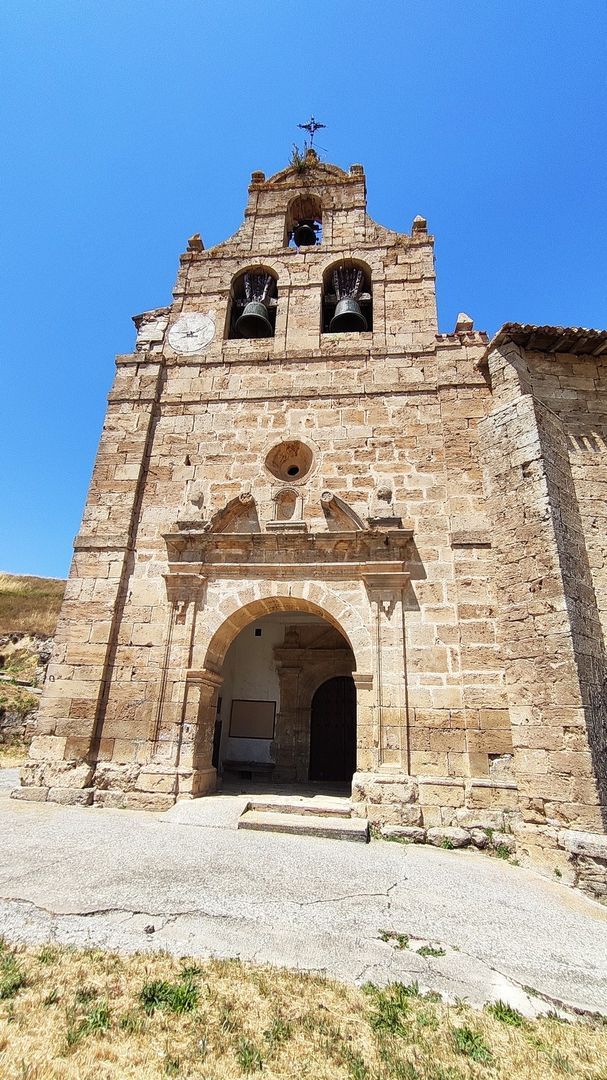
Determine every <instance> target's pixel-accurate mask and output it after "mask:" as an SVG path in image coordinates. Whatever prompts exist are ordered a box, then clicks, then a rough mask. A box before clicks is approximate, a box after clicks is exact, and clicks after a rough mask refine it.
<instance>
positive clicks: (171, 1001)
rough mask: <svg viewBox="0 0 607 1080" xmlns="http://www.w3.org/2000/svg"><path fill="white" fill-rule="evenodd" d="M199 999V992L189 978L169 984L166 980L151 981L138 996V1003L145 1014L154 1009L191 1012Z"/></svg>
mask: <svg viewBox="0 0 607 1080" xmlns="http://www.w3.org/2000/svg"><path fill="white" fill-rule="evenodd" d="M199 998H200V990H199V989H198V987H197V986H196V985H195V983H193V982H192V980H191V979H190V978H185V979H178V980H177V981H176V982H169V980H168V979H152V981H151V982H148V983H146V984H145V985H144V986H143V987H142V989H141V992H140V994H139V1001H140V1002H141V1005H142V1006H143V1008H144V1009H145V1011H146V1012H147V1013H153V1012H155V1010H156V1009H168V1010H169V1012H173V1013H178V1014H179V1013H186V1012H192V1010H193V1009H195V1008H196V1006H197V1004H198V1001H199Z"/></svg>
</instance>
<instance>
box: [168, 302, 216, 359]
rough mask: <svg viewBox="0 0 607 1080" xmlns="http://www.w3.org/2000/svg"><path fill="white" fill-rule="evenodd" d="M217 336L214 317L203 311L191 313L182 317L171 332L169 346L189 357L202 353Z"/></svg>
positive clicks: (174, 324)
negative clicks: (192, 354)
mask: <svg viewBox="0 0 607 1080" xmlns="http://www.w3.org/2000/svg"><path fill="white" fill-rule="evenodd" d="M214 336H215V320H214V319H213V317H212V315H211V314H210V313H209V314H208V315H204V314H203V312H202V311H191V312H190V313H189V314H188V315H182V316H181V317H180V318H179V319H177V322H175V323H173V325H172V327H171V329H170V330H169V345H170V346H171V348H172V349H174V350H175V352H176V353H180V354H181V355H182V356H189V355H190V354H191V353H197V352H202V350H203V349H206V347H207V345H210V343H211V342H212V340H213V338H214Z"/></svg>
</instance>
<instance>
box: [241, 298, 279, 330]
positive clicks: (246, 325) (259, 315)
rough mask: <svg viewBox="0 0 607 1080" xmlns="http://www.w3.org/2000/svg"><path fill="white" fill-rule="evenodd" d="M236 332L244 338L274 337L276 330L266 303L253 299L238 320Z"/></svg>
mask: <svg viewBox="0 0 607 1080" xmlns="http://www.w3.org/2000/svg"><path fill="white" fill-rule="evenodd" d="M236 333H237V334H238V336H239V337H244V338H262V337H272V334H273V333H274V330H273V329H272V323H271V322H270V320H269V318H268V310H267V308H266V305H265V304H261V303H259V302H258V301H257V300H251V301H250V302H249V303H248V304H247V305H246V307H245V309H244V311H243V313H242V315H239V316H238V319H237V320H236Z"/></svg>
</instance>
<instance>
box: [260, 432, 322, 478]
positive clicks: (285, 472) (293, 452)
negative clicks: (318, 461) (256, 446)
mask: <svg viewBox="0 0 607 1080" xmlns="http://www.w3.org/2000/svg"><path fill="white" fill-rule="evenodd" d="M312 461H313V454H312V451H311V450H310V447H309V446H306V444H305V443H302V442H300V441H299V439H288V440H287V441H286V442H283V443H278V444H277V445H276V446H273V447H272V449H271V450H270V451H269V453H268V455H267V457H266V468H267V469H269V471H270V472H271V473H272V476H275V477H276V479H277V480H288V479H289V477H291V478H293V477H298V478H299V479H300V480H301V479H303V477H304V476H306V475H307V473H309V471H310V469H311V468H312Z"/></svg>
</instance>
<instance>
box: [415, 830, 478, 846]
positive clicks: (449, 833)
mask: <svg viewBox="0 0 607 1080" xmlns="http://www.w3.org/2000/svg"><path fill="white" fill-rule="evenodd" d="M426 839H427V841H428V843H429V844H433V845H434V847H454V848H461V847H467V846H468V844H469V843H470V841H471V839H472V837H471V836H470V833H469V832H468V830H467V829H459V828H458V827H457V826H455V825H451V826H450V825H437V826H435V827H434V828H432V829H428V831H427V834H426Z"/></svg>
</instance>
